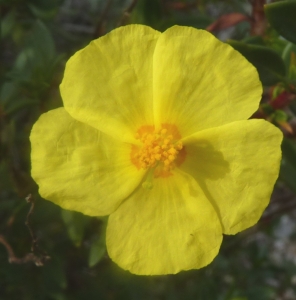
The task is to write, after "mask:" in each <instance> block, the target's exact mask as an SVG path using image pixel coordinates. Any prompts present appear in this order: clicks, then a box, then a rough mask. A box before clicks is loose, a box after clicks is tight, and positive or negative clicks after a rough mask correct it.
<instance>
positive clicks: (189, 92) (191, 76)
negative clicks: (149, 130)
mask: <svg viewBox="0 0 296 300" xmlns="http://www.w3.org/2000/svg"><path fill="white" fill-rule="evenodd" d="M153 87H154V113H155V120H156V124H158V125H159V124H161V123H173V124H175V125H176V126H177V127H178V128H179V130H180V133H181V135H182V136H183V137H185V136H188V135H190V134H193V133H195V132H197V131H200V130H202V129H207V128H211V127H215V126H220V125H223V124H226V123H230V122H232V121H236V120H244V119H248V118H249V117H250V116H251V115H252V113H254V112H255V111H256V109H257V108H258V105H259V101H260V99H261V93H262V87H261V83H260V81H259V77H258V74H257V71H256V69H255V68H254V67H253V66H252V65H251V64H250V63H249V62H248V61H247V60H246V59H245V58H244V57H243V56H242V55H241V54H240V53H238V52H237V51H235V50H234V49H233V48H232V47H231V46H229V45H227V44H225V43H222V42H221V41H219V40H218V39H216V38H215V37H214V36H213V35H212V34H210V33H209V32H207V31H204V30H197V29H194V28H190V27H179V26H174V27H171V28H169V29H168V30H167V31H165V32H164V33H163V34H162V35H161V36H160V37H159V39H158V41H157V44H156V47H155V53H154V59H153Z"/></svg>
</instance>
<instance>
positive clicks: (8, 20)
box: [1, 10, 16, 38]
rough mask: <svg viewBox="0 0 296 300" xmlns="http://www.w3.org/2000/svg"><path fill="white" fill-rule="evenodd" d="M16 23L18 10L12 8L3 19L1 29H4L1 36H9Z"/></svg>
mask: <svg viewBox="0 0 296 300" xmlns="http://www.w3.org/2000/svg"><path fill="white" fill-rule="evenodd" d="M15 24H16V12H15V11H14V10H11V11H10V12H9V13H7V14H6V15H5V16H4V18H3V19H2V20H1V30H2V35H1V38H5V37H6V36H8V35H9V34H10V33H11V32H12V30H13V28H14V26H15Z"/></svg>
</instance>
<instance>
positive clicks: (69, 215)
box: [62, 210, 91, 247]
mask: <svg viewBox="0 0 296 300" xmlns="http://www.w3.org/2000/svg"><path fill="white" fill-rule="evenodd" d="M62 219H63V221H64V223H65V225H66V227H67V231H68V235H69V237H70V239H71V240H72V242H73V243H74V245H75V246H76V247H79V246H80V245H81V241H82V239H83V236H84V232H85V229H86V227H87V225H88V224H89V222H90V220H91V218H90V217H88V216H85V215H83V214H81V213H78V212H75V211H69V210H62Z"/></svg>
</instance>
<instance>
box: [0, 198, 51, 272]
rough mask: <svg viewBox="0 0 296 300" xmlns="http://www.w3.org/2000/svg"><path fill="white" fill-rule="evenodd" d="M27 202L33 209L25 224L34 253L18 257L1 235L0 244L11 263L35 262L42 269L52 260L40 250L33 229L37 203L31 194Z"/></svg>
mask: <svg viewBox="0 0 296 300" xmlns="http://www.w3.org/2000/svg"><path fill="white" fill-rule="evenodd" d="M26 201H27V202H28V203H31V207H30V210H29V212H28V214H27V218H26V222H25V224H26V225H27V227H28V229H29V232H30V235H31V238H32V246H31V251H32V252H30V253H27V254H26V255H25V256H24V257H23V258H19V257H16V255H15V254H14V251H13V249H12V247H11V245H10V244H9V243H8V241H7V240H6V239H5V237H4V236H3V235H0V244H2V245H3V246H4V247H5V248H6V250H7V253H8V261H9V263H15V264H25V263H28V262H33V263H34V264H35V265H36V266H38V267H40V266H43V265H44V263H45V262H47V261H48V260H49V259H50V256H48V255H47V253H45V252H44V251H42V250H41V249H40V247H39V245H38V243H37V237H36V234H35V232H34V230H33V229H32V224H31V221H30V217H31V215H32V213H33V212H34V208H35V202H34V200H33V197H32V195H31V194H29V195H28V196H27V197H26Z"/></svg>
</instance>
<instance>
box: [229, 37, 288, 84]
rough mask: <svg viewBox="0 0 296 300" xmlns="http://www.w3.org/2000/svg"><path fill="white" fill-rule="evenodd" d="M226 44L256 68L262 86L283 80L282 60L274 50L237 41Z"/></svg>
mask: <svg viewBox="0 0 296 300" xmlns="http://www.w3.org/2000/svg"><path fill="white" fill-rule="evenodd" d="M228 43H229V44H230V45H231V46H232V47H233V48H234V49H236V50H237V51H239V52H240V53H241V54H242V55H243V56H245V58H246V59H247V60H248V61H249V62H250V63H252V64H253V65H254V66H255V67H256V68H257V71H258V73H259V77H260V80H261V81H262V84H263V85H267V86H270V85H275V84H276V83H278V82H280V81H283V80H284V76H285V75H286V67H285V64H284V62H283V60H282V58H281V57H280V56H279V55H278V54H277V53H276V52H275V51H274V50H271V49H269V48H267V47H264V46H257V45H251V44H245V43H242V42H238V41H229V42H228Z"/></svg>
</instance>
